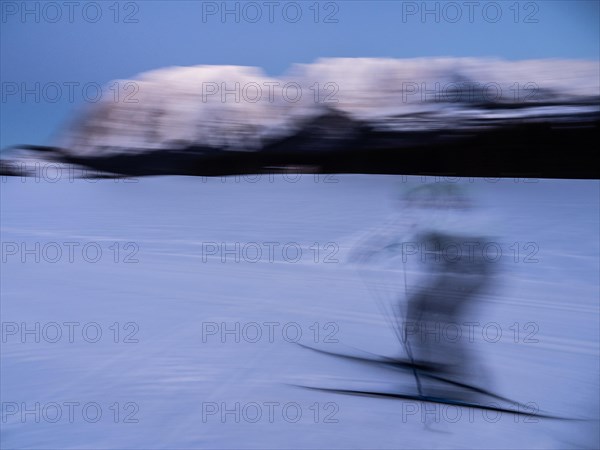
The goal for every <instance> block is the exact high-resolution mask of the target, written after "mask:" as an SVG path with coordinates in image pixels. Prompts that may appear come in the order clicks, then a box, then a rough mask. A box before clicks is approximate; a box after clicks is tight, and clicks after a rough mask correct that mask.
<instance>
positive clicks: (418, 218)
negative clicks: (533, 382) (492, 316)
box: [355, 183, 494, 401]
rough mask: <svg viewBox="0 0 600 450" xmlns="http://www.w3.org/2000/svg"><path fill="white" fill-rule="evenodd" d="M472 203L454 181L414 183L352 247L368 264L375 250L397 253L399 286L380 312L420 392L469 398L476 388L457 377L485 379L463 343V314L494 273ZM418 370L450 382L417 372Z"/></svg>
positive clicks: (471, 380) (476, 381)
mask: <svg viewBox="0 0 600 450" xmlns="http://www.w3.org/2000/svg"><path fill="white" fill-rule="evenodd" d="M476 211H477V209H476V208H475V206H474V204H473V202H472V200H471V199H470V198H469V197H468V196H467V193H466V190H465V189H464V188H462V187H461V186H460V185H457V184H448V183H432V184H424V185H421V186H418V187H417V188H414V189H412V190H410V191H408V192H407V193H405V195H404V196H403V197H402V199H401V200H400V213H399V217H398V218H396V219H395V220H393V221H392V222H391V223H390V224H388V226H386V227H385V228H384V229H383V230H380V232H379V233H376V234H373V235H371V236H370V237H369V238H368V239H367V241H366V245H365V244H363V245H362V246H360V249H358V251H357V252H355V254H356V255H358V256H359V258H360V260H361V261H362V262H363V263H369V264H371V265H373V262H374V257H375V256H376V255H377V256H381V255H385V254H387V255H390V254H392V255H393V256H396V257H397V256H398V255H400V256H401V257H402V263H401V264H402V268H401V270H402V273H403V278H404V282H403V284H404V292H402V293H401V294H400V300H399V301H398V300H396V301H395V305H391V306H390V307H387V308H386V307H385V306H384V308H386V310H385V311H384V312H385V313H386V314H388V315H389V316H391V319H392V321H391V322H392V325H393V326H394V327H395V328H396V334H397V336H398V338H399V339H400V340H401V341H402V345H403V351H404V353H405V354H406V355H407V356H408V358H409V359H410V362H411V363H413V364H414V366H415V378H416V382H417V387H418V390H419V394H421V395H426V396H435V397H452V398H454V399H461V400H471V401H473V400H475V398H476V395H475V392H476V391H475V390H473V389H468V388H465V387H461V386H460V385H461V384H465V385H470V386H471V385H474V386H478V387H480V386H481V385H482V384H485V380H484V378H486V377H485V376H484V375H483V371H482V368H481V367H478V365H477V363H476V361H475V358H474V357H473V354H472V352H470V351H468V345H469V343H470V340H469V337H470V336H469V330H468V329H467V330H466V329H465V322H468V319H465V314H466V313H467V311H468V310H470V309H471V307H472V306H474V305H475V304H477V301H476V300H477V296H478V295H479V294H481V293H483V292H484V291H485V290H486V289H487V288H489V286H490V284H491V279H492V274H493V273H494V262H493V261H490V260H488V259H486V258H485V255H484V252H483V251H482V247H483V246H485V244H486V242H489V238H486V237H484V236H483V235H482V231H483V230H482V227H484V226H485V224H484V223H483V222H482V220H480V219H478V218H477V214H476ZM407 269H409V270H407ZM407 273H409V274H410V275H407ZM372 281H373V280H370V282H372ZM382 282H383V283H385V280H379V281H378V283H382ZM397 295H398V294H396V296H397ZM380 300H381V299H378V301H380ZM387 300H388V301H389V299H387ZM423 372H429V373H435V375H436V376H438V377H443V378H446V379H449V380H452V381H453V383H447V382H441V381H439V380H433V381H432V379H431V377H419V374H422V373H423ZM475 372H477V376H476V377H474V376H473V375H474V374H475Z"/></svg>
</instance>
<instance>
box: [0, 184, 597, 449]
mask: <svg viewBox="0 0 600 450" xmlns="http://www.w3.org/2000/svg"><path fill="white" fill-rule="evenodd" d="M337 177H338V179H339V182H338V183H336V184H319V183H315V182H314V180H313V179H312V178H310V177H306V178H304V179H302V180H301V181H300V182H298V183H286V182H284V181H283V180H282V179H280V178H278V177H276V179H275V182H274V183H270V182H261V183H255V184H249V183H227V182H226V183H223V182H221V180H220V179H209V180H208V182H206V183H201V182H199V181H198V180H197V179H195V178H191V177H153V178H144V179H141V180H140V181H139V182H138V183H135V184H121V183H116V182H114V181H112V180H103V181H99V182H97V183H93V184H91V183H85V182H83V181H82V182H81V183H56V184H50V183H35V182H34V181H33V180H27V182H22V181H21V179H16V178H15V179H13V178H8V179H7V180H6V181H3V183H2V185H1V186H0V188H1V189H0V195H1V197H0V200H1V206H0V208H1V210H0V212H1V217H2V242H3V243H5V242H17V243H21V242H26V243H27V244H28V245H29V246H30V247H29V248H31V246H33V245H34V243H35V242H40V243H42V245H43V244H44V243H47V242H68V241H77V242H81V243H86V242H98V243H99V244H100V245H101V247H102V248H103V249H104V250H105V251H106V253H105V255H104V256H103V258H102V259H101V260H100V261H98V262H97V263H95V264H92V263H86V262H85V261H82V260H81V259H76V261H75V262H74V263H69V262H68V261H66V260H65V259H61V260H60V261H59V262H58V263H55V264H52V263H47V262H40V263H38V264H35V263H31V262H26V263H22V262H21V261H20V260H19V258H18V257H14V256H6V255H4V253H3V258H6V261H4V260H3V262H2V272H1V276H0V282H1V293H2V303H1V314H2V321H3V322H4V323H6V322H17V323H21V322H27V323H28V324H33V323H35V322H40V323H47V322H50V321H55V322H58V323H62V322H66V321H78V322H81V323H86V322H92V321H95V322H97V323H99V324H101V326H102V330H103V332H104V333H105V334H104V335H103V338H102V339H101V340H100V342H97V343H88V342H85V341H84V340H82V339H76V340H75V342H74V343H69V342H68V341H65V339H63V340H61V341H60V342H58V343H54V344H52V343H47V342H40V343H33V342H27V343H24V344H23V343H20V342H19V341H18V339H15V338H14V337H8V338H7V340H6V341H3V342H2V356H1V369H0V370H1V374H0V375H1V376H0V390H1V396H2V401H3V402H17V403H21V402H25V403H27V405H32V404H34V403H35V402H40V403H42V404H45V403H48V402H57V403H62V402H67V401H76V402H80V403H82V404H83V403H86V402H88V401H95V402H99V403H100V404H101V406H102V410H103V418H102V419H101V420H99V421H98V422H97V423H87V422H86V421H84V420H82V418H81V416H76V420H75V421H74V422H73V423H69V422H68V421H67V420H65V419H63V420H60V421H58V422H57V423H49V422H48V421H44V420H41V421H40V423H36V422H35V421H34V420H33V418H32V416H29V419H28V420H26V421H22V420H19V418H18V416H10V417H9V418H8V419H7V420H6V421H3V422H2V423H1V424H0V425H1V427H2V437H1V442H0V444H1V446H2V448H48V449H49V448H65V449H66V448H73V449H75V448H78V449H79V448H106V449H108V448H140V449H141V448H145V449H146V448H181V449H183V448H188V449H191V448H207V447H209V448H374V447H377V448H580V447H587V448H594V447H597V446H598V430H599V428H598V416H599V414H598V407H599V402H598V393H599V391H600V389H599V381H598V380H599V378H600V377H599V375H600V367H599V354H600V351H599V344H598V342H599V324H598V317H599V315H600V308H599V304H598V302H599V300H598V299H599V287H598V286H599V254H598V248H599V236H598V229H599V226H600V224H599V213H600V200H599V193H600V185H599V182H598V181H573V180H539V182H538V183H533V184H523V183H514V182H512V181H511V180H501V181H500V182H498V183H486V182H483V181H482V180H477V181H476V182H475V183H473V184H471V189H472V191H473V193H474V194H475V195H476V197H477V198H478V199H479V200H480V202H481V204H482V205H483V206H485V207H486V208H488V210H489V211H490V213H493V214H494V217H501V218H502V220H500V221H497V222H495V223H494V229H493V230H492V229H489V230H486V231H487V232H488V233H489V234H490V235H494V236H500V237H501V239H502V242H506V243H509V245H510V243H511V242H522V243H524V242H530V241H534V242H536V243H538V245H539V253H538V255H537V256H538V258H539V262H537V263H535V264H523V263H522V262H520V263H513V262H511V258H510V257H507V258H505V259H503V261H502V263H501V264H500V265H499V267H501V270H500V273H499V275H498V282H497V284H496V287H495V289H494V290H493V291H492V292H490V293H489V294H487V295H485V296H482V298H481V299H480V300H481V301H480V302H479V305H478V307H477V308H476V310H474V311H473V313H472V314H471V315H470V316H469V319H474V320H476V321H478V322H480V323H482V324H485V323H489V322H496V323H498V324H500V325H501V327H502V330H503V331H504V332H505V335H504V336H503V338H502V339H500V340H499V341H498V342H496V343H492V342H486V341H484V340H483V339H481V335H479V337H478V338H477V339H475V342H473V343H469V344H467V346H468V348H469V351H471V352H473V353H474V354H476V355H477V356H478V359H479V361H480V363H481V365H482V366H483V367H484V368H485V370H486V371H487V373H488V375H489V376H490V380H489V385H488V387H489V388H490V389H491V390H493V391H495V392H498V393H499V394H501V395H505V396H507V397H509V398H513V399H515V400H518V401H520V402H523V403H527V402H535V403H536V404H538V405H539V407H540V409H542V410H544V411H546V412H550V413H555V414H559V415H565V416H571V417H579V418H589V419H592V420H590V421H586V422H553V421H539V422H537V423H526V422H523V421H522V420H518V421H515V419H514V418H513V417H509V416H507V415H504V416H502V417H501V418H500V419H499V420H498V421H497V422H495V423H492V422H491V421H486V420H484V419H483V416H482V415H481V414H480V413H476V414H475V416H474V420H473V421H472V422H470V421H469V417H468V415H467V414H466V413H464V414H463V416H462V419H461V420H458V421H457V422H456V423H450V421H448V420H445V421H444V420H441V421H440V422H439V423H430V424H428V425H427V426H426V425H425V424H424V423H423V420H421V416H420V412H421V411H422V409H423V406H422V405H420V406H419V404H417V405H416V406H417V407H419V408H421V410H420V411H419V413H417V414H416V415H407V411H406V409H403V408H406V404H404V405H405V406H404V407H403V406H402V405H403V403H402V402H400V401H395V400H384V399H373V398H362V397H349V396H340V395H333V394H327V393H320V392H311V391H303V390H300V389H296V388H293V387H291V386H289V384H290V383H302V384H314V385H319V384H321V385H328V386H336V387H341V388H343V387H348V388H365V387H371V386H372V387H378V386H379V387H382V388H387V389H392V388H394V387H397V388H402V389H403V390H404V391H410V390H414V386H413V385H414V382H413V380H412V378H411V376H410V374H408V373H402V372H396V371H393V370H389V369H383V368H369V367H366V366H363V365H360V364H357V363H353V362H351V361H340V360H337V359H335V358H328V357H327V356H324V355H319V354H314V353H312V352H308V351H306V350H303V349H301V348H298V347H297V346H295V345H293V344H291V343H288V342H286V341H285V340H284V339H283V338H282V336H281V334H277V333H276V334H275V342H273V343H270V342H268V340H267V339H266V338H265V337H263V339H261V340H259V341H258V342H257V343H250V342H244V341H243V340H242V342H240V343H235V342H233V340H232V339H231V337H229V340H228V341H227V342H225V343H222V342H221V341H220V340H219V337H218V336H209V337H208V339H207V342H204V343H203V341H202V323H203V322H216V323H221V322H228V323H230V324H232V323H233V322H235V321H239V322H241V323H242V324H246V323H249V322H257V323H259V324H262V323H263V322H268V321H276V322H280V323H282V324H284V323H288V322H297V323H298V324H300V326H301V329H302V332H303V335H302V338H301V342H305V343H307V344H314V339H313V337H314V336H313V334H312V333H313V332H312V330H311V329H310V328H309V327H310V326H311V325H312V324H314V323H315V322H318V324H319V327H320V328H319V329H320V336H319V340H320V344H321V345H324V346H326V348H331V349H332V350H336V348H338V347H337V346H336V345H335V344H334V343H323V338H324V336H326V335H327V334H328V333H329V331H330V330H328V329H324V325H325V324H327V323H328V322H334V323H335V324H337V327H338V331H337V333H336V334H335V338H337V339H339V341H340V342H341V343H342V344H344V345H350V346H355V347H358V348H362V349H365V350H368V351H372V352H375V353H379V354H384V355H390V356H393V355H400V354H402V350H401V346H400V345H399V343H398V342H396V341H395V336H394V334H393V332H392V331H391V330H390V329H389V328H388V327H387V325H386V322H385V319H384V317H382V316H381V314H380V312H379V310H378V309H377V306H376V303H375V300H374V299H373V298H372V297H371V296H370V294H369V290H368V287H367V286H365V284H364V283H363V281H362V280H361V278H360V277H359V276H358V274H357V267H356V265H355V264H350V263H348V262H347V261H346V256H347V253H348V249H349V248H350V247H352V245H353V244H354V243H355V242H356V241H357V240H358V239H359V238H360V236H362V235H363V233H365V232H366V231H368V230H369V229H372V228H376V227H379V226H380V225H381V224H382V223H383V222H384V221H385V220H386V219H388V218H389V216H390V215H391V214H393V213H394V212H395V210H394V203H393V201H392V200H393V196H394V195H395V194H396V193H397V191H398V190H399V189H404V188H406V187H409V186H412V185H416V184H419V183H420V182H421V181H420V178H418V177H408V182H407V183H400V182H399V180H400V178H399V177H393V176H359V175H344V176H341V175H339V176H337ZM466 184H468V183H466ZM213 241H214V242H218V243H221V242H229V243H232V242H241V243H245V242H246V243H247V242H265V241H275V242H280V243H282V244H283V243H287V242H297V243H298V244H300V245H301V246H302V248H303V251H304V250H306V249H309V247H310V246H311V245H313V243H315V242H317V243H319V245H323V244H326V243H329V242H335V243H337V244H338V245H339V248H340V251H339V253H338V255H337V257H338V259H339V262H338V263H334V264H324V263H322V262H319V263H314V261H313V260H312V258H313V253H312V252H308V253H303V258H302V259H301V261H299V263H291V262H286V261H283V260H282V259H281V258H278V259H277V261H275V262H273V263H270V262H268V261H263V260H261V261H260V262H259V263H255V264H253V263H249V262H244V261H242V262H240V263H235V262H232V261H229V262H226V263H222V262H221V261H220V260H219V258H218V257H216V258H215V257H212V258H207V260H206V261H205V262H203V258H202V255H201V253H200V252H201V244H202V242H213ZM114 242H119V243H125V242H135V243H137V245H138V246H139V251H138V252H137V254H136V258H137V259H138V260H139V262H138V263H133V264H124V263H121V262H119V263H114V262H113V260H112V258H113V254H112V253H111V252H109V251H108V246H109V245H111V244H112V243H114ZM321 256H322V255H321ZM394 273H396V272H395V271H394V270H389V271H388V272H387V274H386V275H385V276H389V277H390V278H388V280H389V285H388V286H385V287H382V288H381V290H380V291H379V292H381V293H383V294H382V295H386V296H389V298H388V300H393V299H394V298H396V297H395V296H396V295H397V296H398V298H401V296H402V292H403V286H402V284H401V282H400V281H401V280H399V279H397V278H395V277H394ZM397 273H398V274H399V272H397ZM414 274H415V272H413V271H411V270H409V271H408V272H407V275H408V280H409V282H410V280H411V276H412V275H414ZM383 276H384V275H382V277H383ZM382 279H385V278H382ZM413 279H414V278H413ZM398 291H399V292H398ZM395 292H396V294H395ZM114 322H119V323H120V324H125V323H127V322H135V323H137V324H138V326H139V331H138V332H137V334H136V335H135V337H136V338H137V339H139V343H131V344H125V343H118V344H115V343H113V342H112V337H113V335H112V332H111V331H110V330H109V329H108V327H109V326H110V325H111V324H113V323H114ZM515 322H518V323H519V324H520V326H521V327H522V326H523V325H524V324H525V323H527V322H535V323H536V324H537V326H538V327H539V330H538V332H537V333H536V334H535V336H534V337H535V338H536V339H537V340H538V341H539V342H537V343H524V342H522V340H523V338H524V336H526V335H527V334H528V333H527V331H523V330H522V329H521V334H520V336H519V342H517V343H515V342H514V339H513V335H512V331H511V330H510V329H509V327H510V326H511V325H512V324H514V323H515ZM31 326H32V325H31ZM231 326H233V325H231ZM121 332H122V333H125V332H124V331H123V330H121ZM327 346H330V347H327ZM476 376H477V375H476ZM114 402H120V403H121V405H123V404H124V403H126V402H135V403H137V405H138V406H139V411H138V412H137V414H136V418H137V419H139V423H114V422H113V415H112V411H111V410H109V406H110V405H111V404H113V403H114ZM203 402H216V403H217V404H221V403H222V402H226V403H227V405H229V407H232V406H233V405H234V404H235V403H236V402H239V403H241V404H247V403H248V402H257V403H259V404H264V403H265V402H279V403H280V404H282V405H283V404H286V403H288V402H297V403H298V404H299V405H300V406H301V411H302V413H303V415H302V418H301V419H300V420H299V421H298V422H296V423H292V422H289V421H287V420H285V419H284V418H283V417H282V415H281V412H280V410H276V415H275V418H274V421H273V422H272V423H270V422H269V420H268V419H267V418H266V417H264V416H263V417H262V419H261V420H259V421H258V422H256V423H250V422H248V421H244V420H240V422H239V423H237V422H236V421H235V420H234V417H233V415H231V414H230V415H229V416H227V417H226V418H227V420H225V421H221V420H220V419H219V417H218V416H210V417H208V418H207V420H203V416H202V403H203ZM315 402H318V404H319V412H320V417H319V421H318V423H315V421H314V417H313V410H311V409H310V407H311V406H312V405H314V404H315ZM327 402H334V403H335V405H337V408H338V410H337V413H336V414H335V416H334V418H335V419H337V420H338V422H337V423H324V421H323V419H324V417H325V416H326V415H327V414H328V413H329V412H330V410H326V409H325V405H326V404H327ZM430 407H432V406H430ZM432 408H433V407H432ZM438 408H439V407H438ZM277 411H279V414H278V413H277ZM439 411H440V409H438V412H439ZM124 412H125V411H124V410H123V409H121V413H122V414H123V413H124ZM266 413H267V409H266V408H265V409H263V414H266ZM447 414H448V416H451V417H454V414H455V412H454V410H452V411H447ZM442 417H443V416H442ZM490 417H491V416H490Z"/></svg>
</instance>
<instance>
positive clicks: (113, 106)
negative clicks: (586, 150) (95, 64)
mask: <svg viewBox="0 0 600 450" xmlns="http://www.w3.org/2000/svg"><path fill="white" fill-rule="evenodd" d="M599 79H600V68H599V64H598V61H579V60H558V59H551V60H524V61H505V60H500V59H489V58H487V59H481V58H416V59H383V58H325V59H320V60H317V61H316V62H315V63H312V64H298V65H295V66H293V67H292V68H291V69H290V70H289V71H288V72H287V73H286V74H284V75H283V76H281V77H279V78H274V77H269V76H267V75H266V74H265V73H264V72H263V71H262V70H261V69H260V68H255V67H240V66H206V65H200V66H193V67H167V68H163V69H158V70H153V71H150V72H146V73H142V74H140V75H138V76H136V77H134V78H133V79H131V80H117V81H113V82H111V83H109V84H108V85H107V87H106V89H103V93H104V97H103V98H102V99H101V100H100V101H99V102H98V103H95V104H92V105H90V106H89V107H88V108H87V110H86V111H85V112H84V114H82V115H81V116H79V117H76V118H75V120H74V121H73V123H71V124H70V125H69V126H68V127H67V128H66V129H65V130H64V131H63V132H62V133H61V134H60V136H59V138H58V140H57V145H59V146H61V147H63V148H65V149H66V150H67V151H70V152H72V153H75V154H79V155H102V154H107V153H119V152H123V151H126V152H143V151H148V150H153V149H177V148H182V147H186V146H188V145H192V144H197V145H202V146H209V147H215V148H219V149H235V150H245V151H252V150H257V149H260V148H261V146H262V145H264V143H265V142H267V140H269V139H273V138H277V137H285V136H289V135H291V134H293V133H294V132H295V131H297V130H298V129H299V128H301V126H302V124H303V123H304V122H305V121H306V120H309V119H311V118H315V117H318V116H319V115H321V114H322V113H323V111H324V110H325V108H329V109H333V110H336V111H339V112H342V113H344V114H347V115H348V116H350V117H352V118H354V119H360V120H367V121H370V122H372V123H374V124H378V123H380V124H385V126H388V127H389V126H391V127H393V128H395V129H400V130H402V129H416V128H419V127H423V126H426V127H429V128H430V129H436V128H448V127H450V128H455V127H456V126H459V125H460V124H461V123H463V122H464V121H465V120H467V119H470V118H481V117H493V118H511V117H515V116H516V117H527V116H540V115H541V116H544V115H552V114H557V113H559V114H560V113H562V114H570V113H573V112H586V111H587V112H589V111H598V107H597V105H596V106H594V105H592V106H578V107H575V108H573V107H571V109H570V110H569V109H563V107H561V106H560V105H561V104H566V103H571V102H581V101H586V102H589V101H590V100H597V99H598V97H599V96H600V85H599V83H600V81H599ZM117 93H118V95H117ZM482 98H483V99H484V100H487V101H488V103H498V104H506V105H508V104H512V105H514V104H526V105H528V106H530V107H528V108H519V110H517V111H515V110H514V109H506V110H502V109H500V110H493V111H489V110H485V109H482V108H481V106H478V105H480V103H481V101H479V102H478V100H481V99H482ZM548 101H550V102H553V103H554V104H558V105H559V107H558V109H557V108H546V109H543V108H536V107H535V106H536V104H538V103H540V102H548ZM564 108H567V106H564ZM490 113H491V115H490V116H486V115H488V114H490ZM423 115H426V117H427V121H426V124H423V123H419V121H418V120H416V117H417V116H421V118H422V116H423ZM393 117H396V119H395V120H393V121H392V122H391V123H390V120H391V118H393ZM398 117H400V118H399V119H398Z"/></svg>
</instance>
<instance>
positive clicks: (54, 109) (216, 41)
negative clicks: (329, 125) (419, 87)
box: [0, 0, 600, 148]
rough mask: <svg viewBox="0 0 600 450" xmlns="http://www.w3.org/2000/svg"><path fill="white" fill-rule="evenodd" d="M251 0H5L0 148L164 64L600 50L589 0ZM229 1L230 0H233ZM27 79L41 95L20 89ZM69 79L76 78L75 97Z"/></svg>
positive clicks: (46, 129) (589, 53) (569, 54)
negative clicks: (114, 84) (112, 85)
mask: <svg viewBox="0 0 600 450" xmlns="http://www.w3.org/2000/svg"><path fill="white" fill-rule="evenodd" d="M48 3H53V4H52V5H50V6H48V5H47V4H48ZM248 3H249V2H241V3H239V6H237V8H239V15H238V16H237V17H236V14H235V13H231V14H229V15H227V16H226V17H225V20H223V18H222V16H221V13H222V11H221V8H222V2H201V1H138V2H127V1H124V2H120V3H116V2H114V1H112V0H109V1H106V2H102V1H101V2H87V1H82V2H76V5H74V6H73V7H72V8H73V9H72V10H69V7H68V6H65V5H64V3H63V2H62V1H58V2H20V1H16V2H15V1H6V0H2V1H0V5H1V8H2V18H1V21H0V26H1V31H0V38H1V39H0V50H1V54H0V58H1V66H0V78H1V81H2V98H1V104H0V108H1V111H0V112H1V126H0V132H1V135H0V136H1V137H0V148H5V147H7V146H9V145H14V144H18V143H30V144H48V143H49V142H50V139H51V137H52V135H53V133H55V132H56V131H57V130H58V129H59V128H60V126H61V125H62V124H64V122H65V121H66V120H67V119H68V118H69V117H71V116H72V115H73V114H75V113H76V112H77V111H78V110H80V109H81V108H82V107H84V106H86V105H87V104H89V100H86V95H84V93H83V92H82V90H83V86H87V85H89V84H92V85H94V84H96V83H97V84H99V85H103V86H104V85H105V84H106V83H108V82H109V81H110V80H113V79H123V78H129V77H133V76H135V75H136V74H138V73H140V72H143V71H146V70H150V69H156V68H159V67H165V66H172V65H197V64H232V65H250V66H258V67H261V68H263V69H264V70H265V71H266V72H267V73H268V74H269V75H279V74H281V73H282V72H284V71H285V70H286V69H287V68H289V67H290V66H291V65H292V64H293V63H304V62H311V61H314V60H315V59H317V58H319V57H394V58H407V57H419V56H478V57H482V56H491V57H502V58H506V59H529V58H578V59H594V60H598V59H599V53H600V47H599V45H600V44H599V42H600V31H599V22H600V12H599V7H598V5H599V2H598V1H595V0H594V1H548V0H546V1H537V2H527V1H522V2H516V1H512V0H509V1H499V2H486V1H483V2H476V5H475V6H473V7H472V8H473V9H472V10H469V7H468V6H467V5H465V2H464V1H457V2H428V3H427V4H426V5H425V8H427V9H428V10H430V11H433V12H430V13H429V14H427V15H425V16H424V17H423V16H422V13H423V10H422V8H423V2H420V1H419V2H402V1H383V2H379V1H338V2H326V1H325V2H320V3H316V2H315V1H306V2H296V3H294V2H274V3H275V5H274V6H273V7H272V8H273V9H272V10H271V12H272V21H271V20H269V19H270V18H269V13H270V11H269V6H268V5H265V1H262V0H260V1H257V2H254V4H253V5H248ZM290 3H293V4H291V5H290ZM436 4H437V6H436ZM227 7H228V8H229V9H231V10H235V8H236V6H235V2H229V3H228V4H227ZM284 8H285V13H284ZM436 8H438V9H437V11H438V12H437V13H436V12H435V11H436ZM259 11H260V13H261V14H262V15H261V17H260V18H259V19H258V20H256V21H255V22H254V23H253V22H251V21H252V20H254V19H255V17H256V14H257V13H258V12H259ZM298 11H300V12H301V14H302V15H301V17H299V18H298V20H297V21H296V22H294V19H295V18H296V17H297V14H298ZM317 11H318V17H317V16H316V15H315V14H316V12H317ZM498 12H500V13H501V16H499V15H498ZM24 13H25V15H23V14H24ZM211 13H213V14H211ZM98 14H100V15H98ZM457 14H460V17H458V15H457ZM59 15H60V16H59ZM236 18H237V19H238V20H239V21H236ZM22 83H26V84H25V87H27V88H28V89H31V90H33V91H34V92H35V91H36V90H37V91H38V92H39V93H40V98H39V100H38V99H36V98H35V95H34V94H29V95H27V96H26V97H25V99H23V98H22V95H21V94H22V92H21V90H22V88H23V84H22ZM35 83H40V84H39V88H36V87H35ZM52 83H57V84H58V85H59V86H61V93H60V94H58V97H57V101H56V102H52V101H50V100H52V98H47V96H45V95H44V93H43V89H45V88H47V89H48V90H47V91H46V92H47V93H48V96H50V97H54V96H56V95H57V94H56V92H57V91H54V90H52V89H53V88H52V87H51V84H52ZM65 83H66V84H65ZM69 83H79V85H73V88H72V89H73V91H72V93H73V97H72V98H69V95H68V89H69V88H68V87H67V86H68V85H69ZM15 86H16V89H17V90H18V91H17V93H12V92H9V91H10V90H11V89H13V90H14V89H15ZM92 91H93V89H92ZM90 97H93V92H92V94H89V92H88V97H87V98H88V99H89V98H90Z"/></svg>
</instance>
